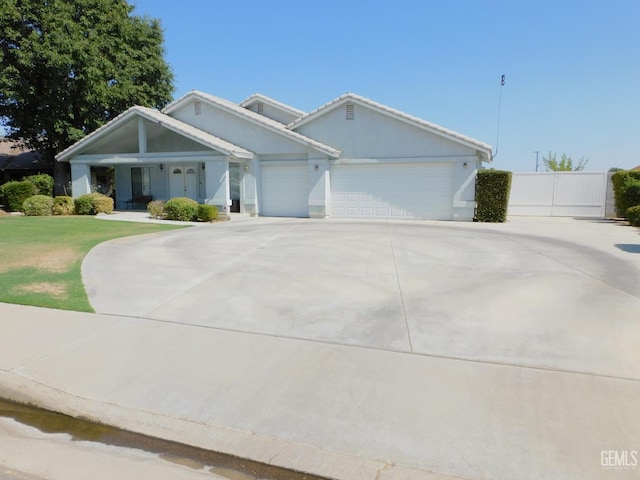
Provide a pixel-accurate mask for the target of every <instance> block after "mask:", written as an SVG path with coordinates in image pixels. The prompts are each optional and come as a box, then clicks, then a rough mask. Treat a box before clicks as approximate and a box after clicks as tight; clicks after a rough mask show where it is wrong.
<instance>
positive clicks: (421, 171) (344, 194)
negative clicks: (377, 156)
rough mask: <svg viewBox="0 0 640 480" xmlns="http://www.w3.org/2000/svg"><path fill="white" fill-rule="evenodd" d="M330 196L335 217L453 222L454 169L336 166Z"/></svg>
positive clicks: (402, 166) (407, 166)
mask: <svg viewBox="0 0 640 480" xmlns="http://www.w3.org/2000/svg"><path fill="white" fill-rule="evenodd" d="M331 192H332V194H331V204H332V209H331V210H332V215H333V216H336V217H360V218H397V219H402V218H404V219H432V220H451V218H452V217H453V166H452V165H448V164H435V165H424V164H368V165H335V166H334V167H333V169H332V172H331Z"/></svg>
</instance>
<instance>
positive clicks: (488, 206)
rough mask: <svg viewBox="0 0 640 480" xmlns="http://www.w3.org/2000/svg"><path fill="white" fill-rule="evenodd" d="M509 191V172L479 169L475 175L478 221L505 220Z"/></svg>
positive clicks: (476, 218)
mask: <svg viewBox="0 0 640 480" xmlns="http://www.w3.org/2000/svg"><path fill="white" fill-rule="evenodd" d="M510 191H511V172H506V171H503V170H479V171H478V173H477V175H476V203H477V207H476V216H475V220H476V221H478V222H506V221H507V208H508V206H509V193H510Z"/></svg>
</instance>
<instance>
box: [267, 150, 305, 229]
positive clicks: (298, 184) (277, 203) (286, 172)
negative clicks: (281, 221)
mask: <svg viewBox="0 0 640 480" xmlns="http://www.w3.org/2000/svg"><path fill="white" fill-rule="evenodd" d="M261 212H262V215H266V216H269V217H308V216H309V174H308V166H307V164H306V163H305V164H303V165H265V164H264V163H263V164H262V209H261Z"/></svg>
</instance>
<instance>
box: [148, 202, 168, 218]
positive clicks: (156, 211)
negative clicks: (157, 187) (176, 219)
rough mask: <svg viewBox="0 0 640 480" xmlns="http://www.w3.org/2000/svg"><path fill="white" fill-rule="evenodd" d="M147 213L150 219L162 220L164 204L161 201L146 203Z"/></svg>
mask: <svg viewBox="0 0 640 480" xmlns="http://www.w3.org/2000/svg"><path fill="white" fill-rule="evenodd" d="M147 211H148V212H149V215H150V216H151V218H164V202H163V201H162V200H154V201H152V202H149V203H147Z"/></svg>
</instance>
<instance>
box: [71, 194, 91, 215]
mask: <svg viewBox="0 0 640 480" xmlns="http://www.w3.org/2000/svg"><path fill="white" fill-rule="evenodd" d="M74 203H75V207H76V214H77V215H95V213H96V211H95V209H94V207H93V198H91V194H89V193H87V194H85V195H80V196H79V197H78V198H76V199H74Z"/></svg>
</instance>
